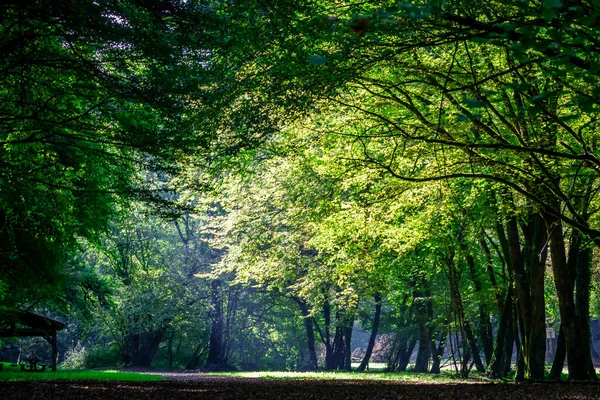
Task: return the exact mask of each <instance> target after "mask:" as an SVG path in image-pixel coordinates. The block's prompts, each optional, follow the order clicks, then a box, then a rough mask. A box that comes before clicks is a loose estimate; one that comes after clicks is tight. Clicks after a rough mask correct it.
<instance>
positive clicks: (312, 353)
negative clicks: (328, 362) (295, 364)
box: [293, 296, 317, 371]
mask: <svg viewBox="0 0 600 400" xmlns="http://www.w3.org/2000/svg"><path fill="white" fill-rule="evenodd" d="M293 300H294V301H295V302H296V304H298V307H299V308H300V313H301V315H302V319H303V321H304V329H305V330H306V347H307V349H308V363H307V364H306V365H305V367H304V369H305V370H307V371H316V370H317V350H316V349H315V331H314V326H313V320H312V317H311V316H310V312H309V311H308V305H307V304H306V301H304V300H303V299H301V298H299V297H295V296H294V297H293Z"/></svg>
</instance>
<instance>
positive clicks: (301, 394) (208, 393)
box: [0, 374, 600, 400]
mask: <svg viewBox="0 0 600 400" xmlns="http://www.w3.org/2000/svg"><path fill="white" fill-rule="evenodd" d="M169 378H170V379H171V380H169V381H162V382H86V381H77V382H64V381H54V382H52V381H36V382H31V381H30V382H0V394H1V395H0V397H1V398H2V399H16V400H20V399H27V400H31V399H44V400H53V399H56V400H58V399H61V400H64V399H86V400H96V399H98V400H99V399H102V400H104V399H144V400H150V399H157V400H158V399H161V400H162V399H211V400H212V399H268V400H271V399H273V400H274V399H307V400H308V399H327V400H342V399H344V400H346V399H350V398H354V399H411V400H414V399H453V400H456V399H458V400H467V399H482V398H499V399H598V398H600V385H591V384H577V383H546V384H501V383H451V384H448V383H439V384H431V383H427V384H414V383H402V382H394V381H364V380H362V381H352V380H343V381H340V380H336V381H333V380H298V379H294V380H266V379H247V378H229V377H215V376H206V375H203V374H174V375H173V376H170V377H169Z"/></svg>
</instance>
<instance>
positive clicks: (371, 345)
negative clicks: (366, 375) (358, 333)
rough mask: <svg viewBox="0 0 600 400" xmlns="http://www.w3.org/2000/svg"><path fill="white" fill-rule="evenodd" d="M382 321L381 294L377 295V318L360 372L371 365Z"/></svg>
mask: <svg viewBox="0 0 600 400" xmlns="http://www.w3.org/2000/svg"><path fill="white" fill-rule="evenodd" d="M380 319H381V295H380V294H379V293H376V294H375V316H374V317H373V326H372V328H371V336H369V343H368V344H367V351H366V352H365V356H364V357H363V359H362V361H361V363H360V365H359V366H358V368H357V369H356V371H358V372H363V371H364V370H365V369H366V368H367V365H369V360H370V359H371V354H373V348H374V347H375V340H376V339H377V332H378V331H379V321H380Z"/></svg>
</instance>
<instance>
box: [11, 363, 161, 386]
mask: <svg viewBox="0 0 600 400" xmlns="http://www.w3.org/2000/svg"><path fill="white" fill-rule="evenodd" d="M2 364H3V365H4V367H3V368H2V371H0V381H31V380H36V381H38V380H42V381H46V380H72V381H83V380H85V381H135V382H140V381H150V382H154V381H160V380H163V379H164V377H162V376H160V375H152V374H142V373H138V372H121V371H114V370H108V371H95V370H93V371H92V370H66V369H58V370H57V371H56V372H52V371H45V372H22V371H21V368H20V367H18V366H17V367H12V366H11V365H10V363H2Z"/></svg>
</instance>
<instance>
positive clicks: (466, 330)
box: [447, 256, 485, 373]
mask: <svg viewBox="0 0 600 400" xmlns="http://www.w3.org/2000/svg"><path fill="white" fill-rule="evenodd" d="M447 266H448V270H449V274H448V277H449V280H450V297H451V301H452V303H453V306H454V307H453V308H454V312H455V313H456V316H457V318H458V321H459V324H460V326H461V327H462V333H463V335H462V336H463V337H462V338H461V339H462V340H463V342H464V341H465V340H466V343H467V346H468V347H469V349H470V352H471V356H472V357H473V361H474V363H475V367H476V368H477V371H478V372H480V373H484V372H485V367H484V366H483V362H482V361H481V356H480V355H479V350H478V348H477V341H476V339H475V335H474V334H473V330H472V329H471V325H470V324H469V321H467V319H466V318H465V311H464V307H463V304H462V297H461V295H460V290H459V288H458V283H459V281H460V273H459V271H457V269H456V265H455V264H454V258H453V256H451V257H449V258H448V259H447ZM467 346H465V347H464V348H465V349H466V348H467Z"/></svg>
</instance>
